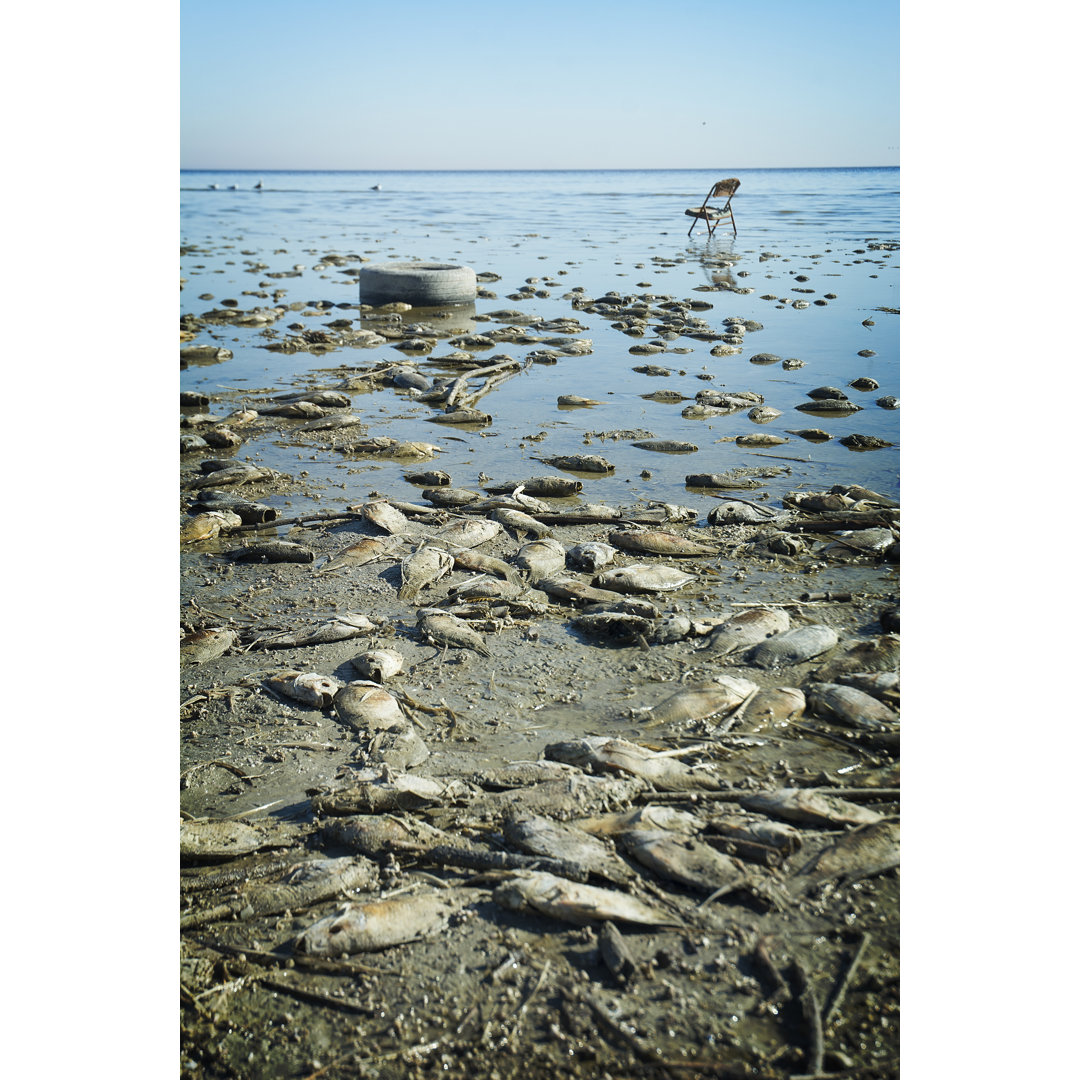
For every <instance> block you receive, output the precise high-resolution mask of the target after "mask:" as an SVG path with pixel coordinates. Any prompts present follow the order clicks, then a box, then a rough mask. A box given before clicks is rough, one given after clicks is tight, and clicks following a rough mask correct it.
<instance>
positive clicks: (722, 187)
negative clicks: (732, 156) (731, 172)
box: [709, 176, 741, 199]
mask: <svg viewBox="0 0 1080 1080" xmlns="http://www.w3.org/2000/svg"><path fill="white" fill-rule="evenodd" d="M740 183H741V181H740V180H737V179H736V178H735V177H734V176H729V177H728V178H727V179H726V180H718V181H717V182H716V183H715V184H713V189H712V191H710V192H709V198H710V199H719V198H720V196H721V195H726V196H727V197H728V198H729V199H730V198H731V196H732V195H734V194H735V192H736V191H738V189H739V185H740Z"/></svg>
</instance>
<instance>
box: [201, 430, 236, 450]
mask: <svg viewBox="0 0 1080 1080" xmlns="http://www.w3.org/2000/svg"><path fill="white" fill-rule="evenodd" d="M202 437H203V441H204V442H205V443H206V445H207V446H211V447H213V448H214V449H215V450H226V449H228V448H229V447H232V446H239V445H240V444H241V443H242V442H243V441H244V440H243V438H241V437H240V436H239V435H237V434H236V432H235V431H230V430H229V428H227V427H215V428H210V429H209V430H208V431H204V432H203V434H202Z"/></svg>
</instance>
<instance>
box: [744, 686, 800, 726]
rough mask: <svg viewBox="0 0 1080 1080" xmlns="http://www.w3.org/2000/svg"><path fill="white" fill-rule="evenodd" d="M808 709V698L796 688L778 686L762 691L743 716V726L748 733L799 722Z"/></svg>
mask: <svg viewBox="0 0 1080 1080" xmlns="http://www.w3.org/2000/svg"><path fill="white" fill-rule="evenodd" d="M805 709H806V697H805V695H804V694H803V692H802V691H801V690H799V689H798V688H797V687H794V686H777V687H774V688H773V689H770V690H762V691H761V692H760V693H758V694H757V695H756V696H755V697H754V699H753V700H752V701H751V702H750V704H749V705H747V707H746V711H745V712H744V713H743V714H742V726H743V728H744V729H745V730H747V731H761V730H762V729H763V728H766V727H769V726H770V725H772V724H776V725H778V726H782V725H784V724H786V723H788V722H789V721H791V720H798V719H799V717H800V716H802V714H803V712H804V711H805Z"/></svg>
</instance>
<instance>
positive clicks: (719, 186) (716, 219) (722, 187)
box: [686, 176, 740, 236]
mask: <svg viewBox="0 0 1080 1080" xmlns="http://www.w3.org/2000/svg"><path fill="white" fill-rule="evenodd" d="M739 183H740V181H738V180H736V179H735V177H734V176H731V177H728V179H727V180H720V181H718V182H717V183H715V184H713V186H712V187H711V188H710V189H709V193H708V194H707V195H706V196H705V200H704V202H702V204H701V206H700V207H691V209H689V210H687V211H686V214H687V216H688V217H692V218H693V219H694V220H693V222H692V223H691V225H690V232H688V233H687V234H686V235H687V236H689V235H690V233H692V232H693V231H694V226H695V225H696V224H697V223H698V222H699V221H704V222H705V227H706V228H707V229H708V230H709V236H712V234H713V233H714V232H715V231H716V226H717V225H719V224H720V223H721V222H722V221H727V222H730V223H731V231H732V233H733V234H734V235H735V236H738V235H739V230H738V229H736V228H735V215H734V214H733V213H732V211H731V198H732V196H733V195H734V194H735V192H736V191H738V190H739ZM725 196H726V197H727V201H726V202H725V203H724V204H723V205H722V206H709V200H710V199H723V198H724V197H725Z"/></svg>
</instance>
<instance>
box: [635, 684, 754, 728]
mask: <svg viewBox="0 0 1080 1080" xmlns="http://www.w3.org/2000/svg"><path fill="white" fill-rule="evenodd" d="M757 689H758V685H757V683H754V682H751V681H750V680H749V679H737V678H735V677H734V676H729V675H717V676H716V677H715V678H714V679H713V680H712V681H710V682H701V683H690V684H688V685H686V686H683V687H682V688H681V689H679V690H677V691H676V692H675V693H674V694H672V695H671V696H670V697H667V698H665V699H664V700H663V701H661V702H660V703H659V704H658V705H654V706H651V707H649V708H645V709H631V710H630V718H631V719H632V720H634V721H636V722H642V721H644V726H645V727H647V728H651V727H657V726H658V725H660V724H690V723H694V722H695V721H697V720H707V719H708V718H709V717H710V716H716V715H717V714H722V713H727V712H731V710H732V709H735V708H737V707H738V706H739V705H741V704H742V703H743V702H744V701H745V700H746V699H747V698H748V697H749V696H750V695H751V694H753V693H755V692H756V691H757Z"/></svg>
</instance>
